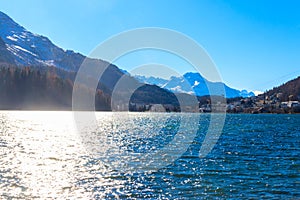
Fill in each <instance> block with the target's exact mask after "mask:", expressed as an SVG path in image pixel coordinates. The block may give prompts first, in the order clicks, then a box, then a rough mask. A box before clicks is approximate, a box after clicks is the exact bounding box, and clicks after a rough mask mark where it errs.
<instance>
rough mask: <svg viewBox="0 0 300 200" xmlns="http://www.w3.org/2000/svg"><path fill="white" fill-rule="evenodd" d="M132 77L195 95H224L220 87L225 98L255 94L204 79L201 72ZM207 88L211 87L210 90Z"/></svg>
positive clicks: (174, 90) (177, 91)
mask: <svg viewBox="0 0 300 200" xmlns="http://www.w3.org/2000/svg"><path fill="white" fill-rule="evenodd" d="M134 77H135V78H136V79H137V80H138V81H140V82H142V83H147V84H153V85H157V86H160V87H162V88H165V89H168V90H170V91H172V92H176V93H188V94H193V93H195V94H196V95H197V96H207V95H221V96H222V95H224V94H222V87H224V90H225V95H226V97H227V98H234V97H251V96H255V95H254V93H253V92H248V91H247V90H242V91H240V90H236V89H233V88H230V87H228V86H227V85H226V84H224V83H221V82H211V81H208V80H206V79H205V78H204V77H203V76H201V74H199V73H193V72H188V73H185V74H184V75H183V76H181V77H177V76H172V77H171V78H170V79H162V78H157V77H145V76H141V75H136V76H134ZM208 88H210V89H211V91H210V92H209V90H208Z"/></svg>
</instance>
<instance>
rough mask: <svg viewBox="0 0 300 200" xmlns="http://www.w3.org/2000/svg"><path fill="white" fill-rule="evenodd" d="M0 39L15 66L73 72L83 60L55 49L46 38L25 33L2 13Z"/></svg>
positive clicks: (78, 55) (0, 17)
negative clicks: (49, 67) (42, 67)
mask: <svg viewBox="0 0 300 200" xmlns="http://www.w3.org/2000/svg"><path fill="white" fill-rule="evenodd" d="M0 37H1V38H2V40H3V42H4V43H5V45H6V48H7V50H8V51H9V52H10V53H11V55H12V57H13V58H14V63H15V64H17V65H31V66H55V67H58V68H61V69H66V70H75V69H76V67H77V65H78V64H79V66H80V64H81V62H82V61H83V59H84V56H82V55H80V54H77V53H74V52H73V51H65V50H63V49H61V48H59V47H57V46H56V45H54V44H53V43H52V42H51V41H50V40H49V39H48V38H47V37H44V36H41V35H38V34H34V33H31V32H29V31H27V30H26V29H25V28H24V27H22V26H20V25H19V24H17V23H16V22H15V21H13V20H12V19H11V18H10V17H9V16H7V15H6V14H4V13H3V12H0ZM71 60H72V61H71ZM70 61H71V62H70Z"/></svg>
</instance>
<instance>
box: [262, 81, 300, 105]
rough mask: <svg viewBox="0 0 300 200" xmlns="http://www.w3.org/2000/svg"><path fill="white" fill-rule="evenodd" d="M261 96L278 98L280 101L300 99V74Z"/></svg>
mask: <svg viewBox="0 0 300 200" xmlns="http://www.w3.org/2000/svg"><path fill="white" fill-rule="evenodd" d="M259 97H268V98H269V99H272V98H278V99H279V100H280V101H300V76H299V77H297V78H295V79H293V80H290V81H288V82H286V83H284V84H282V85H280V86H278V87H274V88H273V89H271V90H269V91H267V92H265V93H264V94H260V95H259Z"/></svg>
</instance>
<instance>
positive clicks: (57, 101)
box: [0, 66, 110, 110]
mask: <svg viewBox="0 0 300 200" xmlns="http://www.w3.org/2000/svg"><path fill="white" fill-rule="evenodd" d="M82 87H83V86H82ZM81 89H83V90H86V93H87V94H90V93H92V91H90V90H89V89H88V88H81ZM72 91H73V80H72V79H70V78H61V77H60V76H58V75H57V74H56V73H55V71H53V70H48V71H40V70H37V69H33V68H31V67H22V68H18V67H14V66H5V67H3V66H2V67H1V68H0V109H2V110H3V109H9V110H11V109H14V110H16V109H20V110H23V109H26V110H27V109H30V110H70V109H72ZM96 100H97V101H96V110H110V95H109V94H106V93H104V92H102V91H101V90H97V92H96Z"/></svg>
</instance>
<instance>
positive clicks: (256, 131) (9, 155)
mask: <svg viewBox="0 0 300 200" xmlns="http://www.w3.org/2000/svg"><path fill="white" fill-rule="evenodd" d="M35 115H37V116H36V117H32V116H35ZM46 115H47V117H48V119H47V120H46V122H47V123H46V124H48V125H49V124H50V125H49V126H45V124H44V122H41V121H42V120H41V118H43V116H46ZM50 115H51V116H50V118H51V119H52V121H51V120H49V113H39V114H36V113H33V112H31V114H28V113H27V114H26V113H25V114H24V113H22V114H19V113H17V114H16V113H13V114H12V113H11V112H2V113H1V115H0V124H1V125H0V131H1V132H0V133H1V135H0V156H1V157H0V158H1V160H0V166H1V169H0V187H1V189H0V192H1V193H0V197H2V198H17V197H19V198H41V199H43V198H47V197H48V198H84V199H90V198H92V199H110V198H111V199H115V198H121V199H122V198H124V199H125V198H126V199H136V198H138V199H139V198H148V199H206V198H209V199H211V198H217V199H230V198H232V199H236V198H247V199H248V198H254V199H258V198H267V199H270V198H271V199H299V198H300V126H299V124H300V115H247V114H241V115H237V114H235V115H230V114H229V115H227V116H226V121H225V125H224V128H223V131H222V134H221V136H220V138H219V139H218V141H217V143H216V145H215V146H214V148H213V149H212V151H211V152H210V153H209V154H208V155H207V156H206V157H204V158H199V150H200V147H201V144H202V142H203V140H204V136H205V135H206V130H207V128H208V124H207V120H209V115H202V117H201V119H200V122H199V130H198V132H197V134H196V137H195V138H194V140H193V141H192V144H191V145H190V147H189V148H188V149H187V151H186V152H185V153H184V154H183V155H181V156H180V157H179V158H178V159H176V160H175V161H174V162H173V163H171V164H169V165H167V166H165V167H163V168H161V169H158V170H157V171H153V172H143V173H139V172H132V173H128V172H126V173H123V172H120V171H118V170H116V169H113V168H111V167H109V166H108V164H109V163H105V161H103V159H101V156H99V157H93V156H90V155H89V154H88V153H86V150H85V147H84V145H83V146H82V145H80V143H82V142H80V137H78V138H79V139H78V138H77V137H76V135H75V134H74V135H70V134H69V133H70V132H72V131H74V130H73V129H72V128H71V127H72V126H70V127H66V126H65V124H64V123H62V124H61V125H60V124H59V123H57V121H56V120H59V119H57V118H58V117H56V113H51V114H50ZM59 115H60V116H63V117H64V119H65V121H67V120H68V119H69V118H68V117H70V118H71V116H70V114H69V113H64V114H61V113H60V114H59ZM64 115H66V116H64ZM101 115H102V119H103V120H102V122H103V124H105V123H108V122H105V120H104V119H107V118H108V117H107V116H108V115H110V114H109V113H105V114H101ZM106 115H107V116H106ZM161 115H162V116H164V115H165V114H161ZM28 116H31V118H30V120H29V119H28ZM132 118H133V119H134V120H133V122H134V123H135V124H138V126H137V127H141V128H140V129H139V130H138V132H139V133H140V134H143V131H141V130H145V131H144V133H147V134H149V135H146V136H147V137H146V136H145V137H143V138H144V139H141V138H138V140H137V139H136V138H135V137H130V138H128V137H125V136H126V135H127V134H129V133H130V131H131V130H133V129H135V130H136V129H137V127H133V126H126V122H123V121H122V120H121V118H120V119H118V120H119V122H118V123H119V124H118V126H113V125H112V126H109V127H108V125H106V126H105V127H104V126H103V127H100V129H99V130H98V131H99V132H101V131H103V132H105V133H107V134H108V135H109V136H110V137H115V138H114V139H113V141H115V142H117V143H118V144H119V145H120V146H122V145H123V146H124V148H125V149H126V151H132V152H146V151H150V150H151V149H152V148H156V149H159V148H162V146H164V145H165V144H166V143H168V142H170V141H171V140H172V138H173V137H174V135H175V134H176V130H178V126H177V125H178V123H179V121H180V120H178V114H177V115H176V114H174V116H172V114H169V115H168V120H166V121H164V123H163V125H162V127H160V126H159V125H158V124H156V123H157V121H156V119H159V117H158V116H155V117H151V115H147V114H145V115H142V114H132ZM114 120H116V119H114ZM60 121H62V120H60ZM51 123H53V124H52V125H51ZM122 124H123V126H124V127H122ZM124 124H125V125H124ZM143 124H144V125H145V124H146V125H147V126H146V127H143ZM149 124H150V125H151V124H154V126H153V127H158V129H159V130H160V131H158V133H157V132H155V133H154V132H153V133H152V132H151V130H154V128H153V127H152V126H149ZM54 127H56V128H54ZM57 127H58V128H57ZM147 127H148V129H147ZM112 129H114V130H115V131H112ZM57 133H60V134H57ZM116 133H118V134H117V136H118V137H116V135H114V134H116ZM153 134H156V135H154V136H153ZM162 134H165V135H162ZM150 136H152V137H150ZM124 138H126V140H124ZM126 144H128V145H127V146H126ZM80 146H81V147H80ZM122 149H123V147H122ZM24 166H25V167H24Z"/></svg>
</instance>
